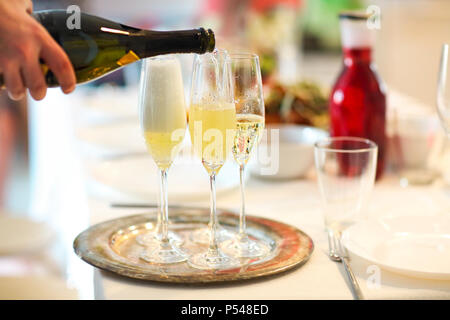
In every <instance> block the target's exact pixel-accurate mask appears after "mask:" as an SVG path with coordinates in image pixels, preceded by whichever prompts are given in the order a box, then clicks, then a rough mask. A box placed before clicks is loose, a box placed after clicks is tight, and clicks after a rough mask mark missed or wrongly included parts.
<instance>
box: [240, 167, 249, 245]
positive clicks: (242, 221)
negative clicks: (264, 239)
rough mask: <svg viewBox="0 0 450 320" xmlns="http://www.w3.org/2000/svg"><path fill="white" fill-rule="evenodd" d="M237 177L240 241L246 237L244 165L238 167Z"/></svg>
mask: <svg viewBox="0 0 450 320" xmlns="http://www.w3.org/2000/svg"><path fill="white" fill-rule="evenodd" d="M239 176H240V183H241V212H240V215H239V238H240V239H241V240H243V239H245V238H246V237H247V233H246V228H247V226H246V223H245V165H244V164H241V165H240V166H239Z"/></svg>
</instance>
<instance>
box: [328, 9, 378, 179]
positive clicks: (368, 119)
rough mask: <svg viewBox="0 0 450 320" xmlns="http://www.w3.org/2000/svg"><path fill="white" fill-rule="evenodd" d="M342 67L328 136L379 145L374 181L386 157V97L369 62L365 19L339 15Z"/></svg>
mask: <svg viewBox="0 0 450 320" xmlns="http://www.w3.org/2000/svg"><path fill="white" fill-rule="evenodd" d="M339 18H340V22H341V39H342V47H343V56H344V66H343V70H342V72H341V74H340V75H339V77H338V79H337V81H336V83H335V85H334V87H333V90H332V91H331V95H330V117H331V126H330V135H331V136H352V137H361V138H367V139H370V140H372V141H374V142H375V143H376V144H377V145H378V159H377V173H376V177H377V179H378V178H380V177H381V175H382V174H383V171H384V166H385V157H386V131H385V127H386V95H385V88H384V84H383V82H382V80H381V79H380V77H379V76H378V75H377V72H376V70H375V65H374V63H373V62H372V46H373V44H374V32H375V31H374V30H373V29H370V28H369V26H368V24H367V19H368V16H366V15H362V14H357V13H342V14H340V16H339Z"/></svg>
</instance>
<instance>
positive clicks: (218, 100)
mask: <svg viewBox="0 0 450 320" xmlns="http://www.w3.org/2000/svg"><path fill="white" fill-rule="evenodd" d="M235 128H236V111H235V107H234V101H233V93H232V87H231V70H230V61H229V59H228V57H227V54H226V53H225V52H218V51H216V52H214V53H213V54H205V55H202V56H196V58H195V61H194V70H193V75H192V90H191V105H190V109H189V131H190V134H191V139H192V145H193V147H194V150H195V153H196V154H197V155H198V156H199V157H200V158H201V159H202V164H203V166H204V167H205V169H206V171H207V172H208V174H209V176H210V187H211V213H210V223H209V225H208V227H209V232H208V234H209V246H208V249H207V250H206V251H204V252H200V253H198V254H195V255H193V256H190V257H189V259H188V263H189V264H190V265H191V266H192V267H194V268H197V269H230V268H234V267H238V266H240V261H239V260H238V259H235V258H233V257H230V256H227V255H226V254H224V253H223V252H222V250H221V249H220V248H219V246H218V237H217V231H218V225H219V222H218V219H217V212H216V180H215V179H216V175H217V174H218V173H219V171H220V169H221V168H222V166H223V164H224V162H225V160H226V157H227V154H228V153H229V151H231V150H230V149H231V143H227V141H230V140H232V138H233V137H234V133H235ZM227 137H229V138H228V139H227ZM198 234H199V233H196V232H194V233H193V238H194V240H195V237H196V235H198ZM201 234H202V229H200V235H201Z"/></svg>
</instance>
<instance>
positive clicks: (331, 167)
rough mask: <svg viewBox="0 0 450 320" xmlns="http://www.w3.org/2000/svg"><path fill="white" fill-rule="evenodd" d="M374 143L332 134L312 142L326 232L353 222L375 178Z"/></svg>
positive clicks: (336, 231)
mask: <svg viewBox="0 0 450 320" xmlns="http://www.w3.org/2000/svg"><path fill="white" fill-rule="evenodd" d="M377 152H378V147H377V145H376V144H375V143H374V142H372V141H370V140H367V139H363V138H354V137H336V138H328V139H326V140H323V141H319V142H317V143H316V144H315V145H314V156H315V165H316V171H317V176H318V184H319V189H320V193H321V196H322V204H323V212H324V220H325V227H326V229H327V232H328V234H329V235H333V236H335V237H337V238H340V234H341V232H342V231H343V230H344V229H345V228H347V227H348V226H350V225H351V224H352V223H354V222H355V221H356V220H357V219H358V218H359V214H360V211H361V209H362V208H363V207H364V205H365V204H366V202H367V199H368V197H369V195H370V192H371V190H372V188H373V185H374V182H375V173H376V164H377Z"/></svg>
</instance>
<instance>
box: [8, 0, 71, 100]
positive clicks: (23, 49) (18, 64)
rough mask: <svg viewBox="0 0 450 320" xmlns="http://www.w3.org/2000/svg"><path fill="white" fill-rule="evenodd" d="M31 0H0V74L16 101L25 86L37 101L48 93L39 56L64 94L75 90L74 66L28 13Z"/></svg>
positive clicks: (31, 7)
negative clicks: (53, 75)
mask: <svg viewBox="0 0 450 320" xmlns="http://www.w3.org/2000/svg"><path fill="white" fill-rule="evenodd" d="M32 11H33V4H32V2H31V0H0V52H1V55H0V73H2V74H3V79H4V82H5V86H6V89H7V90H8V93H9V96H10V97H11V98H12V99H14V100H19V99H21V98H23V96H24V95H25V91H26V88H28V89H29V91H30V94H31V96H32V97H33V98H34V99H36V100H41V99H43V98H44V97H45V94H46V92H47V84H46V83H45V79H44V75H43V73H42V70H41V66H40V62H39V59H42V60H43V61H44V62H45V64H46V65H47V66H48V67H49V69H50V70H51V71H52V72H53V73H54V74H55V76H56V78H57V79H58V83H59V84H60V86H61V89H62V91H63V92H64V93H70V92H72V91H73V90H74V89H75V84H76V77H75V73H74V70H73V66H72V64H71V62H70V60H69V58H68V56H67V54H66V53H65V51H64V50H63V49H62V48H61V47H60V46H59V44H58V43H57V42H56V41H55V40H54V39H53V38H52V37H51V36H50V34H49V33H48V32H47V30H46V29H45V28H44V27H43V26H42V25H40V24H39V23H38V22H37V21H36V20H35V19H34V18H33V17H32V16H31V15H30V14H31V13H32Z"/></svg>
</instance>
